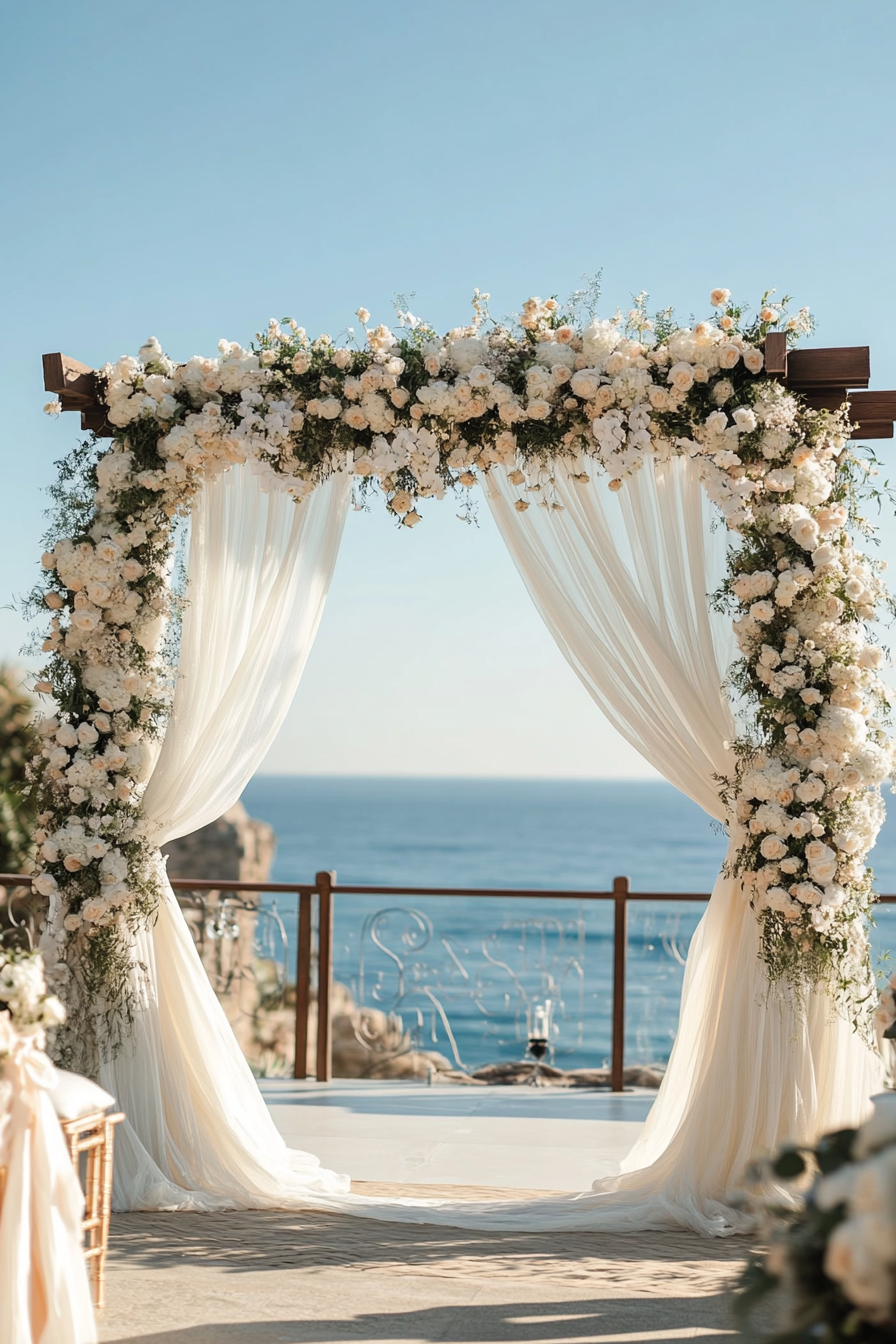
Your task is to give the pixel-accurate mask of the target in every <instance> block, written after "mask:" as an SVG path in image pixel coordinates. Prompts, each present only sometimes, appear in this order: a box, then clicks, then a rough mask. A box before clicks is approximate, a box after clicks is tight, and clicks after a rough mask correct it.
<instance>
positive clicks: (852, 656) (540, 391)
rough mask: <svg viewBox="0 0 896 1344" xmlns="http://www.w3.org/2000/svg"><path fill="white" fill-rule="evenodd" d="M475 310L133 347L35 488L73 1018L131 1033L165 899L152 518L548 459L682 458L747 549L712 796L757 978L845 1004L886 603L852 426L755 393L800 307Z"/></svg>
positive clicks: (879, 734)
mask: <svg viewBox="0 0 896 1344" xmlns="http://www.w3.org/2000/svg"><path fill="white" fill-rule="evenodd" d="M582 297H583V296H582V295H580V296H578V298H580V299H581V298H582ZM488 301H489V296H488V295H487V294H484V293H480V292H479V291H478V290H477V291H475V293H474V296H473V304H472V307H473V313H472V318H471V321H470V322H469V323H468V324H467V325H465V326H460V327H455V328H453V329H452V330H450V331H449V332H447V333H446V334H444V335H440V334H439V333H437V332H436V331H435V330H434V329H433V328H432V327H430V326H429V325H428V324H427V323H425V322H423V321H421V320H420V319H419V318H417V317H415V316H414V315H413V314H412V313H411V312H410V311H408V310H407V307H406V305H403V306H402V307H401V308H400V309H399V313H398V322H397V325H396V327H395V329H393V328H392V327H390V326H388V325H386V324H385V323H382V322H380V323H377V324H373V323H372V321H371V314H370V312H369V311H368V310H367V309H366V308H364V307H360V308H358V310H357V313H356V316H357V318H358V321H359V322H360V323H361V325H362V328H363V332H364V336H363V341H362V342H361V343H356V342H355V340H354V337H353V336H352V335H351V333H349V334H348V335H347V336H346V339H345V341H344V343H339V342H334V340H333V339H332V338H331V337H330V335H329V334H326V333H324V334H322V335H320V336H318V337H316V338H315V339H312V338H310V337H309V335H308V333H307V332H306V331H305V329H304V328H303V327H301V326H299V325H298V323H297V322H296V321H295V320H293V319H284V320H282V321H278V320H276V319H272V320H271V321H270V322H269V324H268V326H267V328H266V329H265V330H264V331H262V332H260V333H258V335H257V338H256V341H255V342H254V343H253V344H252V345H251V346H249V347H247V348H245V347H243V346H241V345H239V344H237V343H235V342H231V341H226V340H222V341H220V342H219V345H218V353H217V355H216V356H213V357H210V358H206V357H202V356H199V355H194V356H193V357H192V358H191V359H189V360H187V361H186V363H183V364H176V363H174V362H173V361H172V360H170V359H169V358H168V357H167V356H166V354H165V353H164V351H163V350H162V347H161V345H160V344H159V342H158V341H157V340H156V339H155V338H151V339H150V340H149V341H147V342H146V344H145V345H144V346H142V347H141V349H140V350H139V352H138V354H137V356H136V357H134V356H124V357H123V358H121V359H119V360H118V361H116V362H115V363H114V364H109V365H107V366H106V367H105V368H104V369H103V370H102V373H101V379H100V382H101V387H102V393H103V397H104V399H105V403H106V407H107V419H108V421H109V423H110V424H111V425H112V426H113V427H114V431H115V433H114V439H113V442H112V446H111V447H110V448H109V449H108V450H107V451H102V452H100V453H98V454H97V452H96V450H95V448H91V447H90V446H88V447H86V448H84V449H82V450H79V453H80V456H77V461H76V462H75V464H74V465H73V464H72V463H66V464H63V477H64V481H67V482H73V483H74V484H72V485H71V488H69V487H68V486H65V485H63V486H60V487H59V490H58V492H57V493H58V497H59V499H60V500H62V501H63V502H64V503H65V508H64V509H63V513H62V515H61V516H60V519H59V521H58V524H57V527H56V529H55V532H54V535H53V536H52V538H51V539H50V544H49V547H48V549H47V551H46V552H45V554H44V557H43V565H44V570H45V572H46V576H47V577H46V579H45V582H44V584H43V585H42V586H41V588H40V589H39V590H38V592H37V593H36V601H37V602H38V603H39V604H41V605H42V606H43V608H44V610H46V611H48V612H49V613H50V624H49V629H48V632H47V636H46V640H45V643H44V649H45V651H46V652H47V653H48V654H49V656H50V657H49V663H48V666H47V668H46V669H45V671H44V672H43V673H42V674H41V680H40V682H39V683H38V685H39V687H40V689H42V690H44V691H46V692H47V693H49V692H50V691H52V693H53V694H54V695H55V697H56V700H57V705H58V709H57V712H56V713H54V714H53V715H51V716H49V717H48V718H47V719H46V720H45V721H44V723H43V725H42V729H41V731H42V737H43V742H44V746H43V749H42V752H41V756H40V758H39V760H38V761H37V762H36V763H35V770H34V775H35V784H36V787H37V790H38V793H39V797H40V806H41V814H40V830H39V832H38V836H37V840H38V845H39V852H40V861H41V863H40V868H39V871H38V872H37V873H36V874H35V878H34V883H35V887H36V889H37V890H38V891H39V892H40V893H42V894H43V895H44V896H45V897H46V898H47V900H48V903H49V916H48V919H47V925H46V930H45V934H44V947H45V948H46V950H47V954H48V960H49V964H50V967H51V974H52V975H53V976H54V977H55V978H56V981H57V982H58V983H59V984H60V986H62V987H63V989H64V992H65V993H66V995H67V996H68V998H69V999H70V1001H71V1002H76V1001H78V1000H79V999H80V1000H81V1001H84V1002H88V1003H90V1004H94V1003H95V1002H96V1001H97V1000H101V1001H102V1003H103V1005H104V1011H106V1013H107V1018H108V1017H109V1016H110V1015H111V1016H114V1015H115V1014H118V1016H119V1018H120V1017H121V1016H124V1017H125V1018H126V1016H127V1013H128V1011H129V994H130V993H131V989H130V986H131V984H132V980H133V976H132V971H133V940H134V935H135V932H136V931H137V929H139V927H140V926H141V925H142V924H143V923H145V922H146V921H147V920H149V919H151V918H152V915H153V912H154V910H155V908H156V904H157V902H158V899H159V888H158V880H159V879H158V868H157V856H156V853H155V851H154V849H153V847H152V845H151V844H150V843H149V841H148V839H147V837H146V834H145V829H144V818H143V813H142V811H141V804H140V798H141V793H142V789H143V787H144V784H145V780H146V777H147V771H148V769H149V761H150V759H151V753H150V739H151V738H152V737H153V735H155V734H157V733H158V732H159V731H160V725H161V724H162V722H163V721H164V715H165V712H166V708H167V704H168V688H169V686H170V675H169V669H167V668H166V666H165V663H164V659H163V656H162V652H161V651H160V646H159V637H160V631H161V629H162V627H163V625H164V622H165V621H166V619H167V616H168V612H169V603H170V597H169V592H168V588H167V586H166V581H165V573H166V567H167V565H168V562H169V557H170V549H171V531H172V520H173V519H175V518H176V517H177V515H178V514H180V513H183V512H185V511H187V510H189V508H190V503H191V500H192V498H193V497H194V495H195V494H196V492H197V491H198V490H199V489H200V488H201V486H202V483H203V481H204V480H205V479H207V478H208V477H209V476H212V475H214V474H216V473H218V472H221V471H226V470H227V469H228V468H229V467H230V466H231V465H233V464H234V463H242V462H251V464H252V468H253V471H254V472H256V473H258V475H259V476H260V478H261V481H262V485H263V488H265V489H269V490H285V491H288V492H289V493H290V494H291V495H292V496H293V498H294V499H295V500H296V501H297V503H298V504H299V505H301V502H302V501H303V500H304V499H306V498H307V497H308V496H309V495H310V494H311V493H312V491H313V490H314V489H315V488H316V487H317V486H318V485H319V484H320V483H321V482H322V481H323V480H325V479H326V478H327V477H328V476H330V475H331V474H332V473H334V472H351V473H352V474H353V476H354V478H355V491H356V499H357V501H358V504H359V506H363V505H364V504H365V503H366V501H367V500H368V499H369V498H371V497H373V496H374V495H375V494H376V493H377V492H378V491H379V492H381V494H382V496H383V497H384V499H385V503H386V507H387V509H388V510H389V512H390V514H391V516H392V518H393V520H394V522H395V524H396V526H400V527H407V528H413V527H415V526H416V525H417V524H418V523H419V522H420V521H421V519H422V517H423V507H422V506H423V502H424V501H426V500H427V499H430V498H436V499H437V498H441V497H442V496H443V495H444V494H445V493H446V492H447V491H449V490H451V491H460V492H464V491H468V490H469V489H471V488H472V487H473V486H474V485H475V483H476V481H477V479H478V477H479V475H480V474H482V473H487V472H490V471H503V472H505V473H506V474H507V479H508V480H509V482H510V483H511V484H512V485H513V486H514V488H515V490H516V492H517V498H516V501H515V503H516V509H517V510H518V512H519V513H520V514H521V515H523V514H524V513H525V512H526V511H527V510H528V509H529V508H530V507H532V506H538V507H544V508H549V509H556V508H559V507H560V505H559V503H558V501H557V500H556V498H555V494H554V489H553V481H554V473H555V471H556V469H557V467H558V464H560V463H562V464H563V466H564V469H565V470H566V471H567V472H568V473H569V474H570V475H571V476H572V477H573V479H575V480H576V481H578V482H581V483H582V484H583V485H584V484H586V483H587V482H588V481H589V480H590V479H591V477H592V476H593V475H595V474H596V476H597V477H599V478H605V479H606V483H607V486H608V488H609V490H610V491H612V492H619V491H622V490H624V489H625V483H626V481H627V480H628V479H629V478H630V477H632V476H633V475H634V473H636V472H638V471H640V470H642V469H643V468H644V466H645V465H646V464H649V463H651V462H653V461H655V460H666V459H668V458H670V457H672V456H675V455H686V456H688V457H689V458H692V459H693V460H694V461H695V462H696V464H697V467H698V470H699V473H700V477H701V480H702V482H703V484H704V487H705V489H706V491H707V494H708V496H709V498H710V499H711V500H712V502H713V503H714V504H715V505H716V506H717V508H718V510H719V511H720V514H721V516H722V517H723V518H724V521H725V523H726V525H727V527H728V528H729V529H730V531H731V532H732V533H734V534H736V535H737V536H738V538H739V541H738V544H737V545H736V546H735V547H734V548H733V550H732V553H731V559H730V572H729V579H728V582H727V584H726V586H725V589H724V591H723V593H722V594H721V595H720V598H719V600H720V601H721V602H723V603H726V604H728V605H729V606H730V607H731V609H732V615H733V616H734V617H735V618H736V619H735V629H736V632H737V636H738V640H739V643H740V647H741V651H742V654H743V660H742V663H741V664H740V665H739V667H738V668H737V669H736V671H735V673H734V680H735V683H736V685H737V689H738V690H739V691H740V692H741V693H742V694H743V696H744V697H745V703H746V704H747V706H748V707H749V708H750V709H751V710H752V712H753V723H752V727H751V730H750V732H749V734H747V735H746V736H745V737H744V739H743V740H742V741H740V742H738V743H737V744H736V748H737V762H738V764H737V770H736V774H735V777H734V778H733V779H731V780H728V781H722V782H721V787H722V788H723V790H724V795H725V797H726V799H727V801H728V802H729V804H730V808H731V812H732V824H733V825H734V826H736V827H738V828H740V829H739V830H738V831H737V834H738V835H739V836H740V837H741V843H740V845H739V852H738V855H737V860H736V865H735V866H736V870H737V873H738V874H739V875H740V876H742V878H743V882H744V889H745V891H746V893H747V894H748V897H749V899H750V900H751V901H752V902H753V904H754V906H755V908H756V911H757V915H758V918H759V920H760V924H761V928H762V949H763V955H764V957H765V959H766V961H767V963H768V967H769V973H770V975H771V977H772V978H773V979H781V978H785V979H787V980H788V981H790V982H791V983H792V984H793V985H794V986H795V987H796V988H797V989H798V990H800V991H801V990H802V989H803V988H805V987H806V986H807V985H808V984H812V983H817V982H818V981H819V980H822V979H823V980H825V981H826V982H827V983H828V984H829V985H831V986H832V987H833V988H834V989H835V990H836V991H837V992H838V993H841V994H842V995H844V996H845V997H846V998H847V999H849V1000H850V1002H851V1003H853V1005H854V1004H855V1003H856V1002H857V1001H858V1000H859V999H861V998H862V997H863V996H864V995H865V994H866V992H867V979H868V972H867V964H868V954H867V942H866V939H865V934H864V927H863V921H862V915H863V914H864V912H865V911H866V909H867V906H868V902H869V900H870V895H871V889H870V880H869V877H868V875H867V872H866V869H865V863H864V861H865V856H866V854H867V851H868V849H869V848H870V846H871V844H873V840H874V836H875V835H876V831H877V828H878V827H879V825H880V820H881V817H882V804H881V801H880V793H879V786H880V783H881V781H882V780H883V779H884V778H885V777H886V776H887V775H888V774H889V773H890V770H891V768H892V751H891V747H890V745H889V742H888V739H887V738H886V735H885V732H884V729H883V718H882V717H881V716H882V715H884V714H885V713H886V703H885V697H884V693H883V688H882V686H881V683H880V681H879V680H878V677H877V673H876V667H877V663H878V662H879V651H878V650H877V649H876V648H875V647H874V646H873V644H872V643H871V641H870V640H869V638H868V635H867V627H868V623H869V622H870V621H871V620H872V618H873V616H874V613H875V610H876V608H877V606H878V605H879V603H880V602H881V600H882V599H883V597H884V589H883V586H882V583H881V581H880V577H879V574H878V572H877V571H876V570H875V568H874V567H873V565H872V564H871V563H870V562H869V561H867V560H866V559H864V558H863V557H862V556H861V555H860V554H859V552H858V551H857V550H856V549H855V544H854V537H855V533H856V526H857V514H856V500H857V498H858V492H859V486H860V481H859V475H858V473H859V465H858V461H857V459H856V458H854V457H853V456H852V455H851V453H850V450H849V448H848V446H847V437H848V429H847V424H846V421H845V419H844V418H843V417H842V416H840V415H838V414H833V413H829V412H824V411H821V412H818V411H813V410H810V409H809V408H808V407H806V406H805V405H804V404H803V403H802V402H801V401H800V399H799V398H798V397H795V396H793V395H791V394H789V393H788V392H787V391H786V390H785V389H784V388H783V387H782V386H781V385H780V384H778V383H777V382H775V381H774V380H771V379H769V378H767V377H765V376H763V365H764V359H763V349H762V343H763V340H764V337H765V336H766V334H767V333H768V332H769V331H771V330H784V331H786V332H788V333H789V337H790V339H791V340H796V338H797V337H798V336H799V335H800V334H802V333H804V332H807V331H810V330H811V329H812V319H811V316H810V314H809V312H808V310H807V309H801V310H800V311H799V312H798V313H797V314H796V315H793V316H791V315H789V314H788V311H787V300H781V301H780V302H777V301H774V299H773V297H772V295H771V293H767V294H765V295H763V297H762V299H761V301H760V304H759V306H758V311H757V315H756V316H755V317H753V318H749V317H748V316H747V314H746V310H745V309H744V308H743V307H742V306H739V305H736V304H734V303H732V301H731V295H730V292H729V291H728V290H727V289H722V288H719V289H715V290H713V292H712V294H711V295H710V305H711V307H712V308H713V310H714V312H713V314H712V315H711V316H710V317H708V318H706V319H705V320H703V321H700V322H696V323H695V324H694V326H693V327H687V326H680V325H678V324H677V323H676V321H675V319H674V316H673V315H672V313H671V311H670V310H663V311H660V312H658V313H654V314H652V315H651V314H649V313H648V309H647V295H646V294H643V293H642V294H639V295H637V297H636V298H635V299H634V300H633V303H632V306H631V308H630V309H629V311H628V313H627V315H625V316H623V315H622V314H621V313H616V315H615V316H613V317H611V318H600V317H597V316H594V315H593V314H591V313H588V314H586V315H585V316H583V315H581V314H580V312H579V308H578V306H577V304H576V303H571V304H567V305H563V304H561V303H560V302H558V300H557V299H555V298H548V299H541V298H537V297H531V298H529V299H527V300H526V301H525V303H524V304H523V305H522V310H521V312H520V314H519V316H518V319H517V320H516V322H515V323H514V324H512V325H502V324H499V323H496V322H493V321H492V319H491V317H490V315H489V310H488ZM524 525H525V524H524V523H522V522H521V526H524ZM73 1039H74V1040H75V1043H77V1041H79V1040H80V1038H73Z"/></svg>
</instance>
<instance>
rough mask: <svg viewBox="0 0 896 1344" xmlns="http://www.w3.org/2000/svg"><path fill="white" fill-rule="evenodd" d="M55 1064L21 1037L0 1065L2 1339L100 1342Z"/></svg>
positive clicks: (21, 1343) (19, 1343)
mask: <svg viewBox="0 0 896 1344" xmlns="http://www.w3.org/2000/svg"><path fill="white" fill-rule="evenodd" d="M55 1081H56V1070H55V1069H54V1068H53V1065H52V1064H51V1063H50V1060H49V1059H48V1058H47V1056H46V1054H44V1052H43V1051H42V1050H38V1049H37V1048H36V1046H35V1045H34V1043H33V1042H32V1041H30V1040H27V1039H22V1038H19V1040H18V1041H17V1042H16V1043H14V1045H13V1049H12V1053H11V1054H10V1055H8V1056H7V1058H6V1059H5V1060H4V1061H3V1063H2V1064H0V1167H6V1169H7V1174H6V1189H5V1192H4V1194H3V1198H2V1205H0V1344H94V1341H95V1340H96V1339H97V1333H96V1325H95V1323H94V1317H93V1305H92V1302H91V1297H90V1286H89V1282H88V1277H87V1267H86V1262H85V1260H84V1255H83V1252H82V1236H81V1220H82V1218H83V1216H84V1215H83V1210H84V1197H83V1195H82V1193H81V1187H80V1185H79V1183H78V1179H77V1177H76V1175H75V1171H74V1168H73V1166H72V1161H71V1158H70V1156H69V1153H68V1148H67V1146H66V1143H65V1139H64V1137H63V1134H62V1130H61V1129H60V1126H59V1121H58V1119H57V1117H56V1112H55V1110H54V1109H53V1103H52V1102H51V1100H50V1096H49V1089H51V1088H52V1087H53V1085H54V1083H55Z"/></svg>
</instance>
